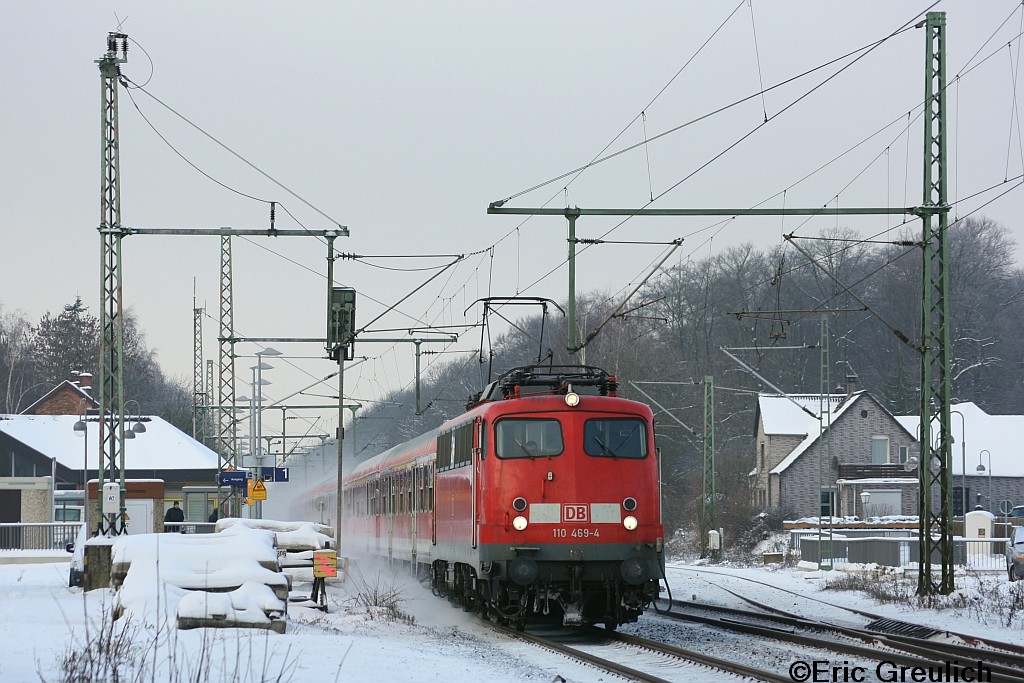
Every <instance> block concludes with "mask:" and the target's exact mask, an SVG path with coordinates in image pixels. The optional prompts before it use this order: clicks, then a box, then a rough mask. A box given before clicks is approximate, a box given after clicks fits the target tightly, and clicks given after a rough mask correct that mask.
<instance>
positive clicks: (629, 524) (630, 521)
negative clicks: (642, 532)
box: [622, 515, 636, 531]
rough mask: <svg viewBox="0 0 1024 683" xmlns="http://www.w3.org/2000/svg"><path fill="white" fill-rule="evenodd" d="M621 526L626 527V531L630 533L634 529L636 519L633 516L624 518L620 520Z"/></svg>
mask: <svg viewBox="0 0 1024 683" xmlns="http://www.w3.org/2000/svg"><path fill="white" fill-rule="evenodd" d="M622 526H624V527H626V531H632V530H633V529H635V528H636V517H634V516H633V515H627V516H626V518H625V519H624V520H622Z"/></svg>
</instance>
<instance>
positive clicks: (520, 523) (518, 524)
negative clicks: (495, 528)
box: [512, 515, 635, 531]
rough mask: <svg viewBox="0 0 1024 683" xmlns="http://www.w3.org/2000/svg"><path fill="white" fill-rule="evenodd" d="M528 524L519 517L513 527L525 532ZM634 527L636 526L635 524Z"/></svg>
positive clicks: (523, 518)
mask: <svg viewBox="0 0 1024 683" xmlns="http://www.w3.org/2000/svg"><path fill="white" fill-rule="evenodd" d="M527 524H528V522H527V521H526V517H523V516H522V515H518V516H517V517H516V518H515V519H513V520H512V527H513V528H514V529H515V530H516V531H522V530H524V529H525V528H526V525H527ZM634 526H635V524H634Z"/></svg>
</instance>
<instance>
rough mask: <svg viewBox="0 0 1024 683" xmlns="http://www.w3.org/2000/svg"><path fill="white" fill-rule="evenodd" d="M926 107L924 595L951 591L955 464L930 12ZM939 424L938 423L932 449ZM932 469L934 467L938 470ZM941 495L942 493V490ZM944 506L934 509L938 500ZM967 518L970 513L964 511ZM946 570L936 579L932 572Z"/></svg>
mask: <svg viewBox="0 0 1024 683" xmlns="http://www.w3.org/2000/svg"><path fill="white" fill-rule="evenodd" d="M925 28H926V31H927V39H926V40H927V47H926V65H925V106H924V147H925V150H924V198H923V203H922V205H921V206H920V207H919V208H918V211H917V213H918V215H920V216H921V222H922V224H923V231H922V233H923V237H922V241H923V243H924V248H923V250H922V251H923V259H922V271H921V281H922V285H923V287H922V301H921V346H922V352H921V410H920V415H921V427H920V435H921V439H920V443H921V458H920V461H919V462H918V482H919V492H918V520H919V522H918V533H919V534H920V550H921V558H920V562H921V569H920V572H919V573H918V579H917V592H918V595H927V594H932V593H942V594H944V595H946V594H949V593H952V592H953V515H952V512H953V506H952V503H953V476H952V474H953V463H952V454H951V448H950V446H951V441H952V439H951V437H952V432H951V425H950V412H949V398H950V372H949V354H950V348H949V270H948V266H949V260H948V250H947V246H946V230H947V228H948V222H949V204H948V203H947V201H946V15H945V13H944V12H929V13H928V16H927V19H926V21H925ZM933 419H937V420H938V434H937V435H936V436H937V442H936V443H933V442H932V438H933V437H932V424H931V421H932V420H933ZM933 467H934V468H935V469H934V470H933ZM936 489H937V490H936ZM936 493H938V494H939V504H938V506H936V505H935V504H934V500H933V498H934V496H935V494H936ZM965 512H966V511H965ZM936 561H938V562H939V563H940V564H941V567H942V571H941V576H940V577H939V578H938V580H936V577H935V576H933V568H932V565H933V564H935V563H936Z"/></svg>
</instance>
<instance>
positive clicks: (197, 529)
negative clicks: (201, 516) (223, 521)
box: [164, 522, 217, 534]
mask: <svg viewBox="0 0 1024 683" xmlns="http://www.w3.org/2000/svg"><path fill="white" fill-rule="evenodd" d="M216 530H217V523H216V522H164V533H165V534H179V533H180V534H212V533H213V532H214V531H216Z"/></svg>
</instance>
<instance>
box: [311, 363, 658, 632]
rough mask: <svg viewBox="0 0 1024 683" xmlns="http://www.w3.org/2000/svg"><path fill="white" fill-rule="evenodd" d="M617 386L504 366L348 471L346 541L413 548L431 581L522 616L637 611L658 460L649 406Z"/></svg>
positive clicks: (601, 379)
mask: <svg viewBox="0 0 1024 683" xmlns="http://www.w3.org/2000/svg"><path fill="white" fill-rule="evenodd" d="M616 386H617V385H616V382H615V378H614V376H609V375H608V374H607V373H605V372H604V371H602V370H599V369H597V368H593V367H588V366H554V367H552V366H529V367H525V368H517V369H515V370H512V371H509V372H507V373H505V374H504V375H502V377H500V378H499V379H498V380H497V381H495V382H492V383H491V384H490V385H488V387H487V388H486V389H485V390H484V391H483V392H481V394H480V395H479V396H478V397H476V399H475V400H474V401H472V402H471V403H470V405H469V406H468V410H467V412H465V413H464V414H462V415H460V416H459V417H457V418H455V419H452V420H449V421H448V422H446V423H444V424H443V425H441V427H440V428H438V429H437V430H435V431H432V432H429V433H427V434H424V435H422V436H420V437H418V438H416V439H413V440H412V441H409V442H407V443H404V444H401V445H398V446H395V447H394V448H392V449H390V450H388V451H385V452H384V453H381V454H380V455H378V456H376V457H374V458H371V459H370V460H368V461H366V462H364V463H362V464H360V465H359V466H357V467H355V468H354V469H353V470H352V471H351V472H350V474H349V475H348V476H347V477H346V479H345V481H344V487H343V490H344V511H345V512H344V520H343V538H344V541H343V543H344V551H345V552H360V551H362V552H365V553H367V554H369V555H377V556H383V557H386V558H388V559H389V560H400V561H403V562H409V563H411V564H412V566H413V567H416V568H417V569H418V570H423V571H425V572H426V573H428V574H429V577H430V582H431V586H432V588H433V590H434V592H435V593H436V594H438V595H441V596H446V597H448V598H449V599H450V600H452V601H453V602H455V603H458V604H460V605H462V606H463V608H464V609H466V610H475V611H478V612H480V613H481V614H482V615H484V616H487V617H494V618H496V619H498V620H500V621H502V622H505V623H510V624H512V625H514V626H516V627H518V628H522V627H523V626H524V625H525V623H526V621H527V620H528V619H529V618H532V617H534V616H536V615H537V614H538V613H542V614H545V615H547V614H555V615H561V617H562V619H563V623H566V624H580V623H584V622H586V623H603V624H604V625H605V626H606V627H608V628H615V627H616V626H618V625H619V624H623V623H629V622H633V621H636V620H637V618H638V617H639V616H640V614H641V613H642V612H643V610H644V609H645V607H647V606H648V605H649V604H650V603H651V601H653V600H654V599H655V598H656V597H657V595H658V585H659V579H660V578H661V577H662V576H663V572H664V556H663V539H664V531H663V527H662V522H661V498H660V484H659V465H658V457H657V451H656V450H655V447H654V429H653V414H652V413H651V410H650V409H649V408H648V407H647V406H646V405H644V404H641V403H637V402H635V401H630V400H627V399H623V398H618V397H617V396H616ZM310 502H314V501H313V500H311V501H310ZM314 504H315V503H314Z"/></svg>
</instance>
